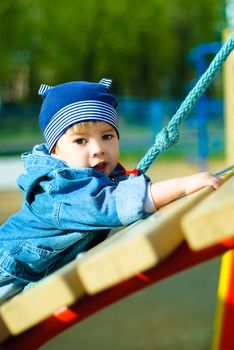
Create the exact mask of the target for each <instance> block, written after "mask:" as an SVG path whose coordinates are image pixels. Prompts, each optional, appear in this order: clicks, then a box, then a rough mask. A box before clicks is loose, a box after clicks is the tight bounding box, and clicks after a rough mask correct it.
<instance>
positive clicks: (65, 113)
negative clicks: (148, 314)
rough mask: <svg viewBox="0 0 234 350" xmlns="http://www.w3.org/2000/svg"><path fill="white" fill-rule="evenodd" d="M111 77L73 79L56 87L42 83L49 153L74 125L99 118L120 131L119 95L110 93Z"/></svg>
mask: <svg viewBox="0 0 234 350" xmlns="http://www.w3.org/2000/svg"><path fill="white" fill-rule="evenodd" d="M111 83H112V80H111V79H102V80H101V81H100V82H99V83H90V82H85V81H73V82H68V83H64V84H60V85H56V86H53V87H51V86H48V85H45V84H43V85H41V87H40V89H39V92H38V93H39V94H40V95H42V97H43V103H42V107H41V112H40V116H39V120H40V126H41V129H42V132H43V133H44V135H45V139H46V142H47V145H48V149H49V152H51V150H52V149H53V147H54V145H55V144H56V142H57V141H58V139H59V138H60V137H61V136H62V135H63V134H64V132H65V131H66V130H67V129H68V128H69V127H70V126H72V125H74V124H76V123H80V122H84V121H89V120H97V121H102V122H106V123H109V124H110V125H112V126H113V127H114V128H115V130H116V132H117V134H118V116H117V111H116V108H117V105H118V101H117V98H116V97H115V96H114V95H112V94H111V93H110V86H111Z"/></svg>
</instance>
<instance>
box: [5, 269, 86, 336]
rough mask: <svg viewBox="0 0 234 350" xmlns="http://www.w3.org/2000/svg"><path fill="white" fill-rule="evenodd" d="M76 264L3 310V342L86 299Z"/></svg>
mask: <svg viewBox="0 0 234 350" xmlns="http://www.w3.org/2000/svg"><path fill="white" fill-rule="evenodd" d="M75 265H76V264H75V262H73V263H71V264H68V265H67V266H66V267H64V268H62V269H61V270H60V272H59V273H54V274H53V275H51V276H50V277H48V278H45V279H44V280H42V281H41V282H39V283H38V284H37V285H35V286H33V287H32V288H30V289H28V290H26V291H25V292H22V293H20V294H18V295H16V296H15V297H13V298H12V299H10V300H9V301H7V302H5V303H3V304H2V305H1V306H0V326H1V327H0V342H1V341H3V340H5V339H6V337H8V336H10V334H12V335H16V334H19V333H21V332H23V331H25V330H26V329H28V328H31V327H33V326H34V325H36V324H37V323H39V322H41V321H42V320H44V319H46V318H47V317H49V316H50V315H51V314H53V312H55V311H56V310H57V309H58V308H59V307H61V306H63V305H67V306H69V305H72V304H73V303H74V302H75V301H76V300H77V299H79V298H80V297H81V296H83V295H84V289H83V287H82V284H81V282H80V280H79V277H78V275H77V273H76V268H75Z"/></svg>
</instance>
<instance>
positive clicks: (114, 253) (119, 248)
mask: <svg viewBox="0 0 234 350" xmlns="http://www.w3.org/2000/svg"><path fill="white" fill-rule="evenodd" d="M211 192H212V189H211V188H204V189H202V190H201V191H198V192H196V193H194V194H192V195H190V196H187V197H184V198H183V199H181V200H178V201H175V202H174V203H173V204H171V205H170V206H168V207H165V209H162V210H161V211H158V212H157V213H155V214H153V215H152V216H150V217H149V218H147V219H145V220H142V221H140V222H138V223H135V224H133V225H131V226H129V227H128V228H126V229H124V230H122V231H121V232H119V233H117V234H116V235H114V236H112V237H111V238H110V239H107V240H106V241H104V242H103V243H102V244H100V245H98V246H96V247H95V248H93V249H91V250H90V251H88V252H87V253H84V254H81V255H80V257H78V258H77V259H76V260H75V261H73V262H72V263H70V264H69V265H67V266H65V267H64V268H62V269H61V270H59V271H58V272H56V273H54V274H52V275H51V276H49V277H48V278H46V279H44V280H42V281H41V282H39V283H38V284H37V285H35V286H34V287H32V288H31V289H29V290H27V291H25V292H23V293H20V294H19V295H17V296H15V297H14V298H12V299H10V300H9V301H7V302H5V303H4V304H3V305H2V306H0V317H1V318H2V321H0V323H1V324H0V325H2V327H0V340H4V339H5V338H6V332H4V333H3V332H2V329H7V330H8V332H9V335H10V334H13V335H16V334H20V333H22V332H24V331H25V330H26V329H28V328H30V327H32V326H34V325H36V324H37V323H39V322H41V321H42V320H44V319H45V318H47V317H48V316H49V315H51V314H52V313H53V312H55V311H56V310H57V309H58V308H60V307H63V306H69V305H71V304H73V303H74V302H75V301H77V300H79V299H80V298H81V297H82V296H83V295H84V294H91V295H93V294H96V293H99V292H101V291H103V290H105V289H107V288H109V287H112V286H114V285H116V284H118V283H121V282H123V281H125V280H127V279H128V278H131V277H132V276H134V275H135V274H138V273H140V272H143V271H146V270H148V269H150V268H152V267H154V266H156V265H157V264H158V263H159V262H161V261H162V260H164V259H165V258H167V257H168V256H169V255H170V254H171V253H172V252H173V251H174V250H175V249H176V248H177V247H178V246H179V245H180V244H181V243H182V242H183V240H184V236H183V233H182V229H181V218H182V217H183V215H184V214H185V213H186V212H187V211H188V210H190V209H191V208H193V207H194V206H195V205H196V204H197V203H199V202H200V201H201V200H203V199H204V198H205V197H206V196H208V195H209V194H210V193H211Z"/></svg>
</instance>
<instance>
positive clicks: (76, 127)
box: [65, 120, 97, 135]
mask: <svg viewBox="0 0 234 350" xmlns="http://www.w3.org/2000/svg"><path fill="white" fill-rule="evenodd" d="M96 123H97V120H89V121H87V122H80V123H76V124H73V125H72V126H71V127H70V128H68V129H67V130H66V131H65V132H66V133H68V134H69V135H74V134H76V133H80V132H84V131H86V130H87V129H88V128H89V127H90V126H93V125H94V124H96Z"/></svg>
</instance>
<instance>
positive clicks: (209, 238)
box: [182, 171, 234, 250]
mask: <svg viewBox="0 0 234 350" xmlns="http://www.w3.org/2000/svg"><path fill="white" fill-rule="evenodd" d="M232 175H233V171H231V173H230V176H232ZM233 210H234V177H233V176H232V177H230V178H229V179H228V180H227V181H226V182H225V183H224V184H223V185H222V186H221V187H220V188H219V189H218V190H217V191H215V192H214V193H212V195H210V196H209V198H207V199H205V200H204V201H203V202H202V203H200V204H199V205H197V206H196V207H195V208H194V209H193V210H191V211H190V212H189V213H188V214H187V215H185V216H184V217H183V218H182V228H183V230H184V235H185V238H186V240H187V242H188V244H189V245H190V247H191V248H192V249H194V250H199V249H202V248H205V247H208V246H211V245H213V244H215V243H218V242H221V241H222V240H224V239H226V238H229V237H231V236H233V235H234V212H233Z"/></svg>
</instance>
